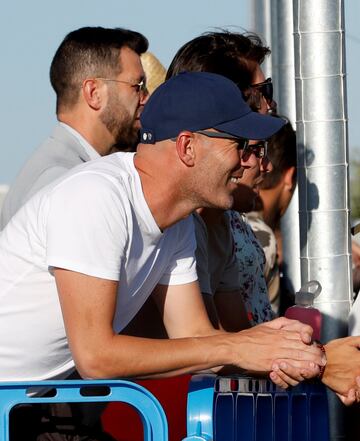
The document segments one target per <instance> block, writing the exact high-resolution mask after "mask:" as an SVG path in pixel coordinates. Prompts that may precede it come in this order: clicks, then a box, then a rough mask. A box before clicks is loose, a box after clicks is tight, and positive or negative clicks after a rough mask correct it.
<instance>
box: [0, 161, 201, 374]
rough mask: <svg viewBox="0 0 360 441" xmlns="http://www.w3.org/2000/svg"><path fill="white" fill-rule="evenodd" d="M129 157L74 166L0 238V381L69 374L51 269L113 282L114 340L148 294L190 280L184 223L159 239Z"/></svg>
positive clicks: (189, 234)
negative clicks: (116, 286) (115, 290)
mask: <svg viewBox="0 0 360 441" xmlns="http://www.w3.org/2000/svg"><path fill="white" fill-rule="evenodd" d="M133 157H134V155H133V154H132V153H116V154H113V155H111V156H107V157H104V158H100V159H98V160H95V161H91V162H88V163H86V164H83V165H80V166H78V167H76V168H74V169H73V170H71V171H70V172H69V173H67V174H66V175H65V176H64V177H62V178H60V179H59V180H58V181H56V182H55V183H53V184H50V185H49V186H47V187H45V188H44V189H43V190H41V191H40V192H39V193H37V194H36V195H35V196H34V197H33V198H31V199H30V200H29V201H28V202H27V203H26V204H25V205H24V206H23V207H22V208H21V209H20V210H19V211H18V213H17V214H16V215H15V216H14V218H13V219H12V221H11V222H10V223H9V224H8V225H7V226H6V228H5V229H4V230H3V231H2V232H1V233H0V268H1V270H0V378H1V379H2V380H3V381H5V380H42V379H50V378H57V377H60V378H63V377H66V376H67V375H68V374H69V373H70V372H71V370H72V369H73V367H74V362H73V360H72V356H71V353H70V350H69V347H68V344H67V338H66V334H65V329H64V323H63V318H62V314H61V309H60V305H59V299H58V294H57V290H56V285H55V280H54V277H53V275H52V272H51V268H52V267H60V268H65V269H69V270H72V271H76V272H80V273H84V274H87V275H90V276H94V277H100V278H104V279H109V280H119V290H118V297H117V303H116V305H117V307H116V313H115V317H114V321H113V328H114V331H115V332H119V331H120V330H121V329H122V328H123V327H124V326H126V325H127V323H128V322H129V321H130V320H131V319H132V318H133V317H134V315H135V314H136V313H137V311H138V310H139V309H140V307H141V306H142V305H143V303H144V302H145V300H146V299H147V297H148V296H149V295H150V293H151V292H152V290H153V289H154V287H155V286H156V285H157V284H158V283H160V284H165V285H172V284H173V285H176V284H185V283H190V282H193V281H194V280H196V279H197V276H196V270H195V260H194V257H193V256H194V249H195V238H194V231H193V229H194V228H193V222H192V218H191V217H189V218H187V219H185V220H182V221H180V222H178V223H177V224H175V225H173V226H172V227H170V228H168V229H166V230H165V231H164V232H163V233H162V232H161V231H160V230H159V228H158V226H157V225H156V223H155V220H154V218H153V216H152V214H151V212H150V209H149V207H148V205H147V203H146V201H145V199H144V195H143V193H142V188H141V181H140V178H139V175H138V173H137V171H136V169H135V167H134V163H133Z"/></svg>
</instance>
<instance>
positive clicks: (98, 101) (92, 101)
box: [82, 78, 103, 110]
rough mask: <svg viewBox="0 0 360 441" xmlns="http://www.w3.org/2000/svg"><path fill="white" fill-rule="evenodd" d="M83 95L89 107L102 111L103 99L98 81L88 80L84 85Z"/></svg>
mask: <svg viewBox="0 0 360 441" xmlns="http://www.w3.org/2000/svg"><path fill="white" fill-rule="evenodd" d="M82 94H83V97H84V100H85V101H86V102H87V104H88V106H89V107H91V108H92V109H94V110H100V108H101V105H102V100H103V97H102V93H101V90H100V88H99V83H98V81H97V80H95V79H91V78H88V79H86V80H85V81H84V82H83V84H82Z"/></svg>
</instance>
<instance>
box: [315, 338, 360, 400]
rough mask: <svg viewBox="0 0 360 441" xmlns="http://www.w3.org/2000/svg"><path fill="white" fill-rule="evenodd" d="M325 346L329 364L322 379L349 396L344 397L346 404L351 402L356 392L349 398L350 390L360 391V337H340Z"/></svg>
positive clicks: (337, 391) (339, 392)
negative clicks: (359, 380)
mask: <svg viewBox="0 0 360 441" xmlns="http://www.w3.org/2000/svg"><path fill="white" fill-rule="evenodd" d="M324 347H325V351H326V358H327V364H326V367H325V371H324V375H323V377H322V381H323V383H324V384H325V385H326V386H328V387H329V388H330V389H332V390H333V391H335V392H336V393H338V394H340V395H342V396H343V397H347V399H342V401H343V402H344V404H351V400H352V399H353V398H354V394H353V393H351V394H350V398H349V391H350V390H351V389H354V391H356V390H357V391H360V386H359V385H358V384H357V382H356V378H357V377H359V376H360V351H359V348H360V337H346V338H338V339H336V340H332V341H330V342H329V343H327V344H326V345H325V346H324ZM355 395H356V394H355ZM355 400H356V396H355Z"/></svg>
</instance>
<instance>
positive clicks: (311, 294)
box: [285, 280, 322, 340]
mask: <svg viewBox="0 0 360 441" xmlns="http://www.w3.org/2000/svg"><path fill="white" fill-rule="evenodd" d="M321 289H322V288H321V285H320V283H319V282H318V281H317V280H311V281H310V282H307V283H305V284H304V285H303V286H302V287H301V288H300V291H298V292H297V293H295V305H294V306H290V308H288V309H287V310H286V312H285V317H287V318H289V319H294V320H299V321H300V322H302V323H306V324H307V325H310V326H311V327H312V328H313V330H314V333H313V340H320V337H321V323H322V317H321V312H320V311H319V310H318V309H316V308H314V306H313V305H314V299H315V297H317V296H318V295H319V294H320V292H321Z"/></svg>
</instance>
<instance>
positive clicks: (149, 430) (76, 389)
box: [0, 380, 168, 441]
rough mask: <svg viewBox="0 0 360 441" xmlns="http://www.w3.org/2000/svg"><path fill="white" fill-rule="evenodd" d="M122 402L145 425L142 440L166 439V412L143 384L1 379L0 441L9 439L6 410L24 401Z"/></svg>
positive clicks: (159, 440)
mask: <svg viewBox="0 0 360 441" xmlns="http://www.w3.org/2000/svg"><path fill="white" fill-rule="evenodd" d="M95 387H96V388H98V387H106V388H107V391H108V393H107V394H106V395H101V396H99V395H97V394H92V393H91V390H92V389H93V388H95ZM34 388H35V390H37V391H41V390H45V389H47V390H51V391H54V396H51V397H48V396H47V397H41V396H34V395H33V394H32V392H33V391H34ZM108 401H121V402H123V403H127V404H129V405H131V406H133V407H134V408H135V409H136V410H137V412H138V413H139V415H140V417H141V420H142V423H143V426H144V440H146V441H167V440H168V429H167V421H166V416H165V413H164V411H163V409H162V407H161V405H160V404H159V402H158V401H157V399H156V398H155V397H154V396H153V395H152V394H151V393H150V392H149V391H147V390H146V389H145V388H144V387H142V386H140V385H138V384H136V383H132V382H130V381H124V380H111V381H107V380H98V381H83V380H64V381H37V382H13V383H1V382H0V441H9V413H10V411H11V409H12V408H13V407H14V406H16V405H17V404H23V403H30V404H36V403H80V402H108Z"/></svg>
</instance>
